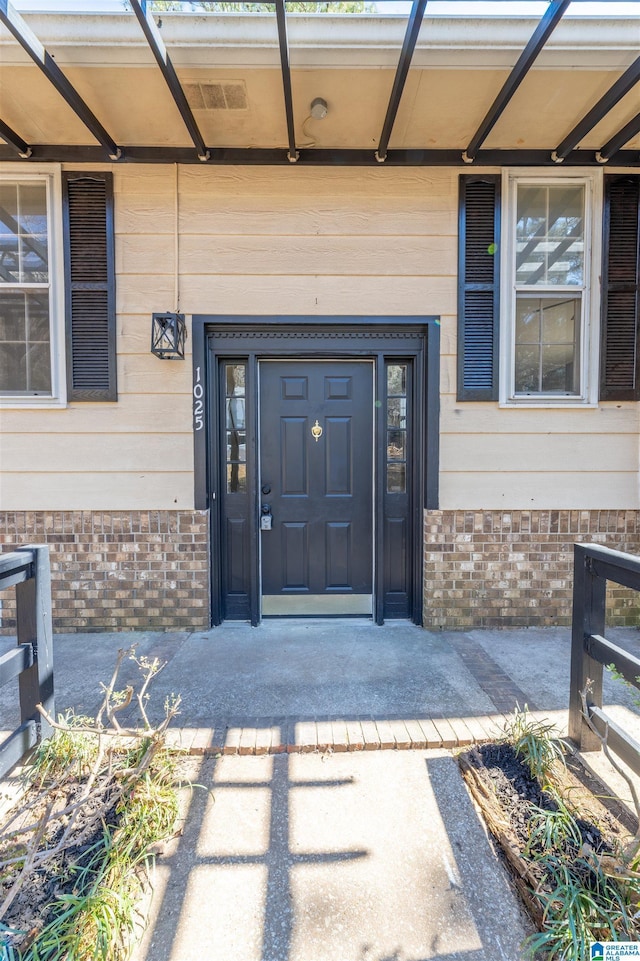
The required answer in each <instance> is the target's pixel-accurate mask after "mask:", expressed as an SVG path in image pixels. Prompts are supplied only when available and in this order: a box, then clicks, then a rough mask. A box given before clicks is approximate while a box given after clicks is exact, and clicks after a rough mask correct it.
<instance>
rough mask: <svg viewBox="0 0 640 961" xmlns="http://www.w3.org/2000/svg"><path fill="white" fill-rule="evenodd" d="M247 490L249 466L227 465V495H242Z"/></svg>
mask: <svg viewBox="0 0 640 961" xmlns="http://www.w3.org/2000/svg"><path fill="white" fill-rule="evenodd" d="M246 489H247V465H246V464H227V493H228V494H242V493H244V492H245V491H246Z"/></svg>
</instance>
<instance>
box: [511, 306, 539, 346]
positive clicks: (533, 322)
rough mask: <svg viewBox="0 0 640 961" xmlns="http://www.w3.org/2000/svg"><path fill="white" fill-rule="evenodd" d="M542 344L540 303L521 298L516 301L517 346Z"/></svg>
mask: <svg viewBox="0 0 640 961" xmlns="http://www.w3.org/2000/svg"><path fill="white" fill-rule="evenodd" d="M538 343H540V301H539V299H537V298H524V297H523V298H519V299H518V300H517V301H516V344H538Z"/></svg>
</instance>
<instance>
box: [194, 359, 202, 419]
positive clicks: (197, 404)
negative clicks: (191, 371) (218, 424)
mask: <svg viewBox="0 0 640 961" xmlns="http://www.w3.org/2000/svg"><path fill="white" fill-rule="evenodd" d="M203 395H204V388H203V386H202V381H201V377H200V368H199V367H196V382H195V384H194V385H193V421H194V428H193V429H194V430H202V428H203V427H204V403H203V401H202V397H203Z"/></svg>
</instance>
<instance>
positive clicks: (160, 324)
mask: <svg viewBox="0 0 640 961" xmlns="http://www.w3.org/2000/svg"><path fill="white" fill-rule="evenodd" d="M186 339H187V327H186V324H185V322H184V314H153V315H152V317H151V353H152V354H155V355H156V357H160V359H161V360H184V342H185V340H186Z"/></svg>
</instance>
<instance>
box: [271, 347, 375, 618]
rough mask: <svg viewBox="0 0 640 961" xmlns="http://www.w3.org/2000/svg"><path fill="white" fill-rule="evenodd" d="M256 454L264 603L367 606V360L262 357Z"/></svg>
mask: <svg viewBox="0 0 640 961" xmlns="http://www.w3.org/2000/svg"><path fill="white" fill-rule="evenodd" d="M260 457H261V469H260V485H261V487H262V489H263V495H262V505H263V509H264V508H268V510H269V511H270V512H271V516H272V528H271V530H263V531H261V535H260V536H261V557H262V594H263V612H264V613H287V612H290V613H307V614H314V613H319V614H321V613H338V614H339V613H371V595H372V590H373V586H372V568H373V558H372V549H373V365H372V364H371V363H368V362H363V361H351V362H344V363H342V362H330V361H275V362H271V361H265V362H263V363H261V365H260ZM331 595H335V596H336V600H335V603H334V604H333V605H332V604H331V603H330V602H329V601H328V600H327V598H328V597H330V596H331ZM349 595H351V596H353V595H362V597H361V599H360V601H356V602H354V601H349V602H346V601H345V600H340V597H343V598H344V597H345V596H349ZM287 597H290V598H292V599H294V600H293V601H292V603H291V604H290V605H289V606H287V603H286V602H284V599H286V598H287ZM304 597H306V601H304V602H303V601H302V598H304ZM275 598H279V600H278V601H276V600H275ZM295 598H297V600H295ZM323 598H324V599H323Z"/></svg>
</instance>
